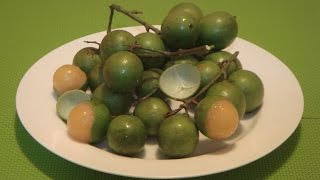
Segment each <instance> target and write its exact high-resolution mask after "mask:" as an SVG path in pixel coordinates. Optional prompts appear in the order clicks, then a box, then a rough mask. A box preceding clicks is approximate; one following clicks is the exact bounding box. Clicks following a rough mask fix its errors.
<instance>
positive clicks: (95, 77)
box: [88, 64, 104, 92]
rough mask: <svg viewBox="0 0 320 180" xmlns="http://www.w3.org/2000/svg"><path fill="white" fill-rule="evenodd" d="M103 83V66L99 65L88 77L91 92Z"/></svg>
mask: <svg viewBox="0 0 320 180" xmlns="http://www.w3.org/2000/svg"><path fill="white" fill-rule="evenodd" d="M102 83H104V78H103V65H102V64H97V65H96V66H95V67H94V68H93V69H92V70H91V71H90V73H89V75H88V84H89V88H90V90H91V92H93V91H94V90H95V89H96V88H97V87H98V86H99V85H100V84H102Z"/></svg>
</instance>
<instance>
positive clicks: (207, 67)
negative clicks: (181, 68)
mask: <svg viewBox="0 0 320 180" xmlns="http://www.w3.org/2000/svg"><path fill="white" fill-rule="evenodd" d="M196 67H197V69H198V70H199V72H200V75H201V84H200V87H204V86H205V85H207V84H208V83H209V82H210V81H212V80H213V79H215V78H216V77H217V76H218V74H219V72H220V67H219V66H218V65H217V64H215V63H213V62H211V61H200V62H199V63H197V65H196Z"/></svg>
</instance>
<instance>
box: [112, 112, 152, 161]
mask: <svg viewBox="0 0 320 180" xmlns="http://www.w3.org/2000/svg"><path fill="white" fill-rule="evenodd" d="M146 138H147V131H146V129H145V126H144V124H143V123H142V121H141V120H140V119H139V118H138V117H136V116H131V115H120V116H118V117H116V118H114V119H113V120H112V121H111V122H110V124H109V127H108V131H107V143H108V146H109V147H110V148H111V149H112V150H113V151H114V152H116V153H118V154H121V155H125V156H132V155H135V154H137V153H139V152H141V151H142V150H143V148H144V145H145V142H146Z"/></svg>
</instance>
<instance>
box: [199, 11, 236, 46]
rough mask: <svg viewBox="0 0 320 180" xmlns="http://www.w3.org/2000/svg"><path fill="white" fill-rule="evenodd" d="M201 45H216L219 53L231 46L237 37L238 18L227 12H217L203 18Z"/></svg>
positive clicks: (201, 23) (200, 28)
mask: <svg viewBox="0 0 320 180" xmlns="http://www.w3.org/2000/svg"><path fill="white" fill-rule="evenodd" d="M199 30H200V34H199V38H198V44H199V45H214V46H215V47H214V50H216V51H218V50H221V49H224V48H226V47H227V46H229V45H230V44H231V43H232V42H233V41H234V40H235V38H236V37H237V34H238V23H237V21H236V18H235V17H234V16H232V15H231V14H229V13H228V12H225V11H215V12H212V13H210V14H208V15H206V16H204V17H202V18H201V20H200V23H199Z"/></svg>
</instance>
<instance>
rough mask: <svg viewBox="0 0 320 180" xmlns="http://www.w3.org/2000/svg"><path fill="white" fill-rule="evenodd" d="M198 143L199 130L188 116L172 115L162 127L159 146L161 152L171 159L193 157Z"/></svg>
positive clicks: (159, 134) (159, 133)
mask: <svg viewBox="0 0 320 180" xmlns="http://www.w3.org/2000/svg"><path fill="white" fill-rule="evenodd" d="M198 141H199V132H198V129H197V127H196V125H195V124H194V122H193V120H192V119H190V117H188V116H186V115H182V114H175V115H172V116H170V117H168V118H167V119H165V120H164V121H163V122H162V124H161V125H160V128H159V132H158V144H159V147H160V150H161V151H162V152H163V153H164V154H165V155H167V156H169V157H172V158H182V157H186V156H188V155H191V154H192V153H193V152H194V150H195V148H196V147H197V144H198Z"/></svg>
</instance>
